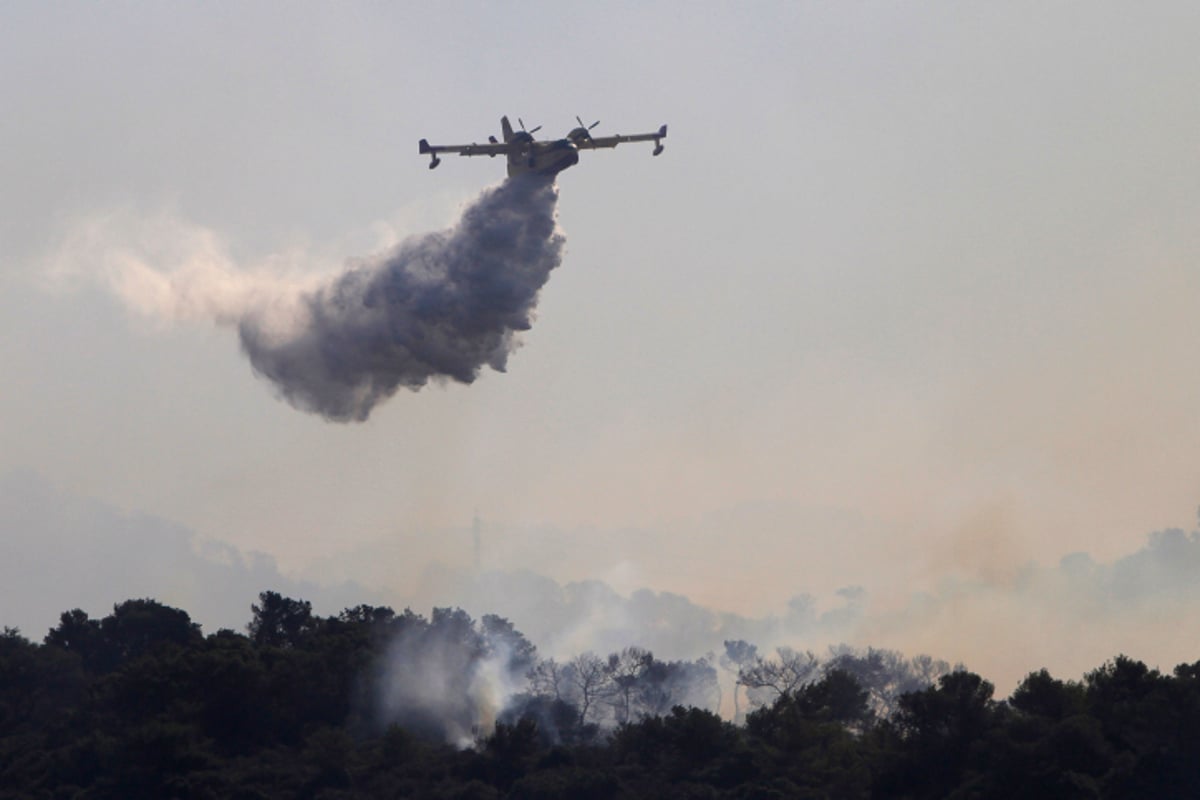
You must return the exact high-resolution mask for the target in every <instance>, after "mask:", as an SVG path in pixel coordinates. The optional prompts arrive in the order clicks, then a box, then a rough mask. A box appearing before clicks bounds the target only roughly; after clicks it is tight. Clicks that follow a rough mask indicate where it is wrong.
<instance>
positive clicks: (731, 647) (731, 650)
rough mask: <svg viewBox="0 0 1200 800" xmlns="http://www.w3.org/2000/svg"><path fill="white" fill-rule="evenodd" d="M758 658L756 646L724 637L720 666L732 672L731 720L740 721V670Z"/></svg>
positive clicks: (741, 640) (738, 722)
mask: <svg viewBox="0 0 1200 800" xmlns="http://www.w3.org/2000/svg"><path fill="white" fill-rule="evenodd" d="M757 658H758V648H757V647H756V646H755V645H752V644H750V643H749V642H747V641H745V640H743V639H726V640H725V652H724V653H722V654H721V666H722V667H724V668H725V669H726V670H728V671H729V672H731V673H733V721H734V723H735V724H741V722H742V708H741V702H740V699H739V697H738V695H739V692H738V690H739V689H741V688H742V680H741V676H742V670H744V669H747V668H749V667H750V666H751V665H752V664H753V663H754V661H755V660H756V659H757Z"/></svg>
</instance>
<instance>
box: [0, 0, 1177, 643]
mask: <svg viewBox="0 0 1200 800" xmlns="http://www.w3.org/2000/svg"><path fill="white" fill-rule="evenodd" d="M0 18H2V20H3V24H0V142H2V147H0V186H3V187H4V189H3V191H0V375H2V376H3V379H2V384H0V385H2V388H0V473H9V472H13V471H24V472H32V473H34V474H36V475H39V476H41V477H42V478H44V479H45V480H47V481H49V482H51V483H52V484H54V485H55V486H58V487H59V488H60V489H61V490H63V491H64V492H67V493H69V494H72V495H78V496H82V497H86V498H92V499H93V500H96V501H99V502H102V503H105V504H108V505H110V506H112V507H115V508H118V509H123V510H126V511H130V512H138V513H143V512H144V513H149V514H153V515H156V516H158V517H161V518H163V519H166V520H170V521H172V522H174V523H177V524H179V525H182V526H185V527H186V528H187V529H189V530H191V531H194V532H195V533H196V534H197V535H199V536H201V537H207V538H211V539H218V540H221V541H224V542H228V543H230V544H232V545H234V546H235V547H237V548H240V549H242V550H246V551H249V550H260V551H263V552H266V553H269V554H271V555H273V556H274V557H275V558H276V559H278V561H279V563H280V564H281V566H282V567H283V568H284V569H286V570H290V571H293V572H295V573H302V574H304V575H307V576H309V577H310V578H318V579H319V578H320V577H321V576H322V575H325V574H330V575H331V574H334V573H336V574H337V576H338V577H349V578H352V579H357V580H360V581H364V582H367V583H370V584H371V585H379V584H381V583H387V582H388V581H389V578H388V577H387V576H388V575H389V574H391V575H394V576H396V577H395V578H394V579H391V580H394V581H396V582H411V581H414V580H416V576H418V575H419V574H420V572H421V570H422V569H423V568H424V566H425V565H427V564H428V563H430V562H433V561H437V560H442V561H447V562H450V563H452V564H453V563H458V564H459V565H465V564H468V563H469V560H470V553H469V550H468V549H467V548H465V547H460V546H459V544H460V543H461V542H462V541H464V540H463V539H461V538H456V536H454V535H450V534H448V533H447V532H448V531H458V532H460V533H461V532H462V531H463V530H465V529H466V528H468V527H469V525H470V521H471V518H472V515H473V514H474V513H475V511H476V510H478V512H479V514H480V515H481V516H482V517H483V518H484V519H485V520H486V521H487V525H488V528H489V530H491V531H494V532H496V534H495V537H499V532H500V531H503V532H504V538H503V539H502V540H501V541H496V540H495V538H493V539H489V541H488V544H489V547H490V548H491V552H492V554H493V557H494V558H495V559H496V563H497V564H502V565H505V566H511V565H512V564H514V563H524V564H526V565H528V566H530V567H531V568H533V569H536V570H540V571H544V572H546V573H547V574H550V575H551V576H552V577H555V578H558V579H578V578H585V577H596V578H603V579H606V580H610V581H612V582H614V583H615V584H617V585H620V586H622V587H624V588H627V589H632V588H636V587H638V586H642V585H646V586H650V587H652V588H656V589H669V590H672V591H677V592H681V593H685V594H687V595H689V596H690V597H692V598H693V599H696V600H697V601H700V602H704V603H707V604H709V605H713V606H716V607H720V608H729V609H733V610H738V611H743V612H746V613H762V612H764V611H769V610H771V609H780V608H783V607H784V605H785V603H786V601H787V599H788V598H789V597H791V596H792V595H794V594H797V593H800V592H813V593H815V594H817V595H818V596H828V595H830V593H832V592H833V591H834V590H835V589H837V588H838V587H840V586H845V585H852V584H858V585H863V586H867V587H868V588H869V589H870V590H872V591H873V592H875V594H874V595H873V597H876V598H878V599H877V602H878V603H880V604H881V607H883V606H885V605H886V603H887V602H889V600H888V598H892V599H893V600H894V599H895V598H902V597H905V596H907V595H908V594H909V593H911V592H914V591H932V590H936V588H937V587H938V586H941V585H944V582H945V581H946V580H948V579H950V578H953V577H962V576H968V577H970V578H972V579H975V578H980V579H982V580H985V581H993V580H995V581H1000V582H1001V583H1002V582H1003V581H1004V580H1007V579H1008V578H1007V577H1006V576H1010V575H1011V574H1012V573H1013V571H1014V570H1016V569H1018V568H1019V567H1020V565H1022V564H1025V563H1027V562H1030V561H1033V562H1035V563H1037V564H1045V565H1052V564H1055V563H1057V561H1058V559H1059V558H1061V557H1062V556H1064V555H1066V554H1068V553H1071V552H1074V551H1087V552H1090V553H1091V554H1092V555H1093V556H1094V557H1096V558H1098V559H1101V560H1104V561H1111V560H1113V559H1116V558H1118V557H1120V556H1123V555H1125V554H1128V553H1130V552H1133V551H1135V550H1136V549H1137V548H1138V547H1140V546H1141V545H1142V544H1143V543H1144V541H1145V535H1146V534H1147V533H1148V532H1150V531H1152V530H1156V529H1160V528H1164V527H1168V526H1190V525H1191V524H1192V522H1193V520H1194V518H1195V512H1194V509H1195V508H1196V506H1197V504H1200V411H1198V410H1197V409H1200V371H1197V370H1196V369H1194V367H1193V363H1194V360H1195V357H1194V351H1195V345H1196V343H1197V342H1200V315H1198V314H1197V313H1196V309H1197V301H1198V300H1200V273H1198V271H1197V267H1196V265H1197V263H1198V260H1197V256H1200V236H1198V234H1197V227H1196V224H1195V223H1196V219H1197V211H1198V210H1200V201H1198V195H1197V186H1198V185H1200V183H1198V181H1197V178H1198V177H1200V169H1198V168H1200V163H1198V162H1200V144H1198V143H1200V136H1198V135H1197V133H1198V131H1200V91H1198V89H1200V86H1198V85H1197V81H1198V76H1200V52H1198V51H1197V48H1196V47H1195V42H1196V41H1197V38H1198V34H1200V10H1197V8H1196V6H1195V5H1194V4H1191V3H1183V2H1180V3H1157V4H1153V5H1152V6H1150V7H1144V6H1143V7H1136V8H1135V7H1134V6H1132V5H1130V4H1124V3H1087V4H1084V3H1050V4H1047V3H1004V4H962V3H906V4H898V3H855V4H848V3H820V4H818V3H779V4H776V3H749V4H719V3H657V4H654V3H651V4H646V3H636V4H627V5H619V4H601V5H593V6H591V7H590V8H587V9H582V8H577V7H574V6H566V5H562V4H550V3H540V4H533V3H528V4H520V5H515V4H505V5H496V4H483V3H459V4H412V5H408V6H404V7H401V6H399V5H396V6H379V5H376V4H311V3H286V4H284V3H280V4H268V3H259V4H238V5H220V4H201V3H176V4H169V5H168V4H163V5H157V6H147V5H145V4H132V3H129V4H120V3H111V4H74V5H72V4H53V5H51V4H41V3H10V4H7V5H6V6H5V8H4V10H3V12H0ZM501 114H509V115H510V116H511V117H513V118H514V119H515V118H516V117H517V116H520V117H522V118H523V119H524V120H525V121H526V122H527V123H529V124H530V125H531V126H532V125H535V124H541V125H544V126H545V127H544V129H543V131H542V134H561V133H565V132H566V130H568V129H569V128H570V127H572V126H573V125H574V116H575V115H576V114H579V115H581V116H583V117H584V118H585V119H587V120H588V121H591V120H594V119H600V120H601V121H602V122H601V127H600V129H599V130H600V131H602V132H608V133H631V132H640V131H644V130H653V129H655V128H657V127H658V125H660V124H662V123H669V125H670V136H669V137H668V139H667V141H666V145H667V148H666V152H665V153H664V154H663V155H662V157H660V158H656V159H651V158H650V156H649V152H648V150H649V148H648V147H645V146H639V145H629V146H623V147H621V148H618V149H616V150H615V151H610V152H596V153H585V154H584V155H583V158H582V161H581V163H580V165H579V166H577V167H575V168H573V169H571V170H569V171H568V172H565V173H564V174H563V175H562V176H561V178H560V182H559V183H560V186H561V196H560V201H559V222H560V224H561V226H562V228H563V229H564V231H565V233H566V236H567V250H566V257H565V260H564V262H563V265H562V267H561V268H560V269H559V270H558V271H557V272H556V273H555V274H554V275H553V276H552V277H551V280H550V283H549V284H548V286H547V287H546V289H545V290H544V292H543V295H542V299H541V303H540V306H539V319H538V320H537V322H536V324H535V325H534V327H533V329H532V330H531V331H529V332H528V333H527V334H526V335H525V336H524V346H523V347H522V348H521V349H520V350H518V351H517V352H516V354H515V355H514V356H513V357H512V358H511V359H510V362H509V371H508V372H507V373H506V374H497V373H485V374H484V376H483V377H482V378H481V379H480V380H479V381H478V382H476V383H475V384H474V385H472V386H469V387H467V386H457V385H454V386H448V387H445V388H440V387H429V388H427V389H425V390H424V391H422V392H421V393H419V394H411V393H401V394H399V395H397V396H396V397H394V398H393V399H392V400H391V401H390V402H388V403H387V404H386V405H384V406H383V407H381V408H380V409H378V410H377V411H376V413H375V414H374V415H373V416H372V418H371V419H370V421H368V422H367V423H365V424H362V425H338V424H330V423H327V422H324V421H322V420H321V419H319V418H317V417H312V416H308V415H305V414H302V413H300V412H297V411H296V410H294V409H293V408H291V407H290V406H288V405H286V404H284V403H282V402H280V401H278V400H276V399H275V398H274V396H273V395H272V393H271V391H270V387H269V386H268V385H267V384H265V383H264V382H262V381H260V380H258V379H256V378H255V377H254V376H253V375H252V374H251V371H250V368H249V366H248V364H247V363H246V361H245V359H244V358H243V357H242V355H241V354H240V353H239V351H238V346H237V342H236V337H235V336H234V335H233V334H232V333H231V332H230V331H229V330H226V329H220V328H217V327H214V326H213V325H211V324H209V323H204V322H197V321H191V322H187V321H185V322H177V323H167V322H164V321H163V320H161V319H154V318H151V317H146V316H141V315H138V314H136V313H131V312H130V311H129V310H127V309H125V308H123V307H122V304H121V303H120V302H119V300H118V299H117V298H116V297H115V296H113V295H112V293H111V292H109V291H108V290H107V289H106V287H105V286H104V284H103V282H102V281H100V280H98V279H95V276H96V275H97V272H98V270H99V269H100V267H101V265H102V264H103V261H104V258H105V254H106V253H107V252H110V251H112V250H114V249H119V248H135V249H136V248H143V249H146V248H150V249H152V250H153V253H155V254H163V253H165V254H167V255H173V256H175V257H176V258H180V259H186V258H189V257H192V256H194V255H195V252H196V247H197V242H200V241H204V242H208V243H210V244H213V245H214V246H215V248H216V252H220V253H224V254H225V255H226V256H227V257H228V259H229V260H230V261H231V262H232V263H233V264H235V265H237V266H238V267H239V268H245V269H252V268H261V267H262V265H263V264H264V263H270V264H272V265H274V267H276V268H280V267H286V268H289V269H294V270H301V271H308V272H313V271H323V272H333V271H336V270H338V269H339V268H340V267H341V266H342V264H343V263H344V260H345V259H346V258H348V257H351V256H356V255H363V254H366V253H368V252H371V251H373V250H376V249H378V248H379V247H381V246H382V245H384V244H386V243H388V242H391V241H394V240H396V239H397V238H400V237H403V236H406V235H409V234H413V233H420V232H423V231H427V230H431V229H436V228H440V227H444V226H446V225H449V224H451V223H452V222H453V220H454V219H455V217H456V215H457V213H458V210H459V209H460V208H461V207H462V205H463V204H465V203H466V202H468V201H469V200H470V199H471V198H473V197H474V196H475V195H476V194H477V193H478V191H479V190H480V189H481V188H483V187H484V186H487V185H490V184H494V183H495V182H497V181H499V180H500V179H501V178H502V176H503V165H502V164H501V163H500V162H498V161H492V160H489V159H461V158H455V157H447V158H445V159H444V161H443V164H442V166H441V167H440V168H439V169H438V170H436V171H433V172H431V171H429V170H428V169H427V168H426V164H427V161H426V159H424V158H422V157H420V156H418V154H417V152H416V150H417V146H416V142H417V140H418V139H419V138H421V137H427V138H429V139H430V140H431V141H435V142H444V143H461V142H469V141H480V140H482V139H484V138H485V137H486V136H487V135H488V134H491V133H495V132H497V129H498V120H499V117H500V115H501ZM98 220H103V221H105V224H104V225H103V226H101V227H99V228H97V227H96V226H97V225H98ZM85 225H91V226H93V227H92V228H91V229H90V230H92V231H93V232H95V231H97V230H99V231H101V233H99V234H96V235H94V236H93V237H92V238H91V239H88V240H87V243H88V244H87V247H85V248H82V249H80V248H74V249H70V250H69V251H67V250H64V243H65V242H67V241H75V242H78V241H80V239H79V232H80V231H81V230H82V229H83V228H82V226H85ZM72 237H74V238H72ZM204 237H208V238H207V239H206V238H204ZM67 255H69V258H68V257H67ZM167 261H169V259H166V258H165V257H164V263H163V264H162V267H163V268H164V269H166V268H169V267H170V263H165V262H167ZM64 271H65V273H69V274H65V273H64ZM89 276H91V277H89ZM631 530H632V531H637V532H639V533H638V534H637V535H636V536H630V535H628V532H629V531H631ZM547 531H550V532H552V533H549V534H548V533H547ZM548 541H553V542H555V543H557V546H549V545H547V542H548ZM381 553H386V554H389V555H387V556H386V557H385V556H382V555H380V554H381ZM572 553H577V554H578V557H575V558H573V557H572ZM387 559H394V562H395V563H394V565H391V566H390V567H389V563H390V562H388V561H387ZM389 570H391V571H389ZM264 588H265V587H264ZM387 588H391V589H394V590H395V587H394V586H393V587H387ZM396 591H401V590H396ZM401 594H403V592H402V591H401ZM114 599H120V598H114ZM896 602H899V601H896ZM518 622H519V621H518ZM933 644H936V642H934V643H926V644H925V647H926V648H927V649H931V648H932V646H933ZM939 655H940V654H939ZM946 655H953V656H956V657H961V654H958V653H954V654H951V653H946ZM1035 666H1036V665H1035Z"/></svg>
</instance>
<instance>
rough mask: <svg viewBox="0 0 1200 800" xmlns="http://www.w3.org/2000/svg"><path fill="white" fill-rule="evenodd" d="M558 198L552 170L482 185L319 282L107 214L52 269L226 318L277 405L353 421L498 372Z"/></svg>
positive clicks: (551, 250) (536, 281) (132, 298)
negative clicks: (448, 213)
mask: <svg viewBox="0 0 1200 800" xmlns="http://www.w3.org/2000/svg"><path fill="white" fill-rule="evenodd" d="M557 198H558V191H557V187H556V186H555V185H554V180H553V177H547V176H537V175H522V176H518V177H516V178H510V179H509V180H507V181H505V182H504V183H503V184H501V185H499V186H497V187H494V188H492V189H489V190H487V191H485V192H484V193H483V194H482V195H481V196H480V197H479V198H478V199H477V200H476V201H474V202H473V203H472V204H471V205H470V206H468V207H467V208H466V210H465V211H464V212H463V215H462V218H461V220H460V221H459V223H458V224H457V225H456V226H455V227H453V228H451V229H450V230H446V231H440V232H436V233H429V234H424V235H420V236H414V237H412V238H410V239H407V240H405V241H404V242H402V243H401V244H399V245H398V246H396V247H395V248H393V249H392V250H390V251H388V252H385V253H382V254H379V255H375V256H370V257H366V258H362V259H354V260H352V261H351V262H350V264H349V265H348V268H347V269H346V270H345V271H344V272H342V273H341V274H340V275H338V276H336V277H334V278H332V279H328V278H326V279H324V280H323V281H322V280H313V279H311V278H308V279H304V278H297V277H295V276H291V277H289V276H284V275H281V274H280V273H279V271H278V270H275V269H272V268H270V267H269V268H268V269H265V270H258V271H248V270H241V269H239V268H238V267H237V265H236V264H235V263H234V262H233V260H232V259H231V258H230V257H229V256H228V254H227V253H226V252H225V251H224V249H223V248H222V247H221V246H220V244H219V242H218V241H217V240H216V237H214V236H213V235H212V234H211V233H210V232H207V231H203V230H197V229H195V228H189V227H187V226H181V225H178V224H144V225H142V226H140V227H139V226H128V225H127V229H126V230H121V225H120V224H119V223H120V222H121V220H114V218H106V219H101V220H94V221H93V222H92V223H90V224H89V225H87V226H83V227H81V228H80V229H79V230H77V231H76V232H75V234H74V235H73V236H72V237H71V238H70V239H69V240H68V242H67V243H66V245H65V246H64V247H63V249H62V251H61V252H60V254H59V259H58V265H57V266H58V269H57V271H58V273H59V274H60V275H62V274H70V273H77V272H80V271H84V270H85V269H91V270H92V271H93V272H94V271H95V267H96V266H97V265H98V267H99V272H100V274H101V275H102V276H103V278H104V280H105V281H106V282H107V283H108V284H109V285H110V287H111V288H112V289H113V291H114V292H115V293H116V294H117V295H118V296H119V297H120V298H121V299H122V300H123V301H124V302H125V303H126V305H128V306H129V307H130V308H132V309H133V310H135V311H138V312H140V313H143V314H146V315H149V316H155V317H159V318H161V319H165V320H169V321H173V320H177V319H211V320H212V321H214V322H216V323H218V324H220V325H226V326H230V327H236V328H237V331H238V335H239V338H240V340H241V345H242V350H243V351H244V352H245V353H246V355H247V357H248V358H249V359H250V363H251V364H252V365H253V367H254V371H255V372H256V373H257V374H258V375H261V376H263V377H265V378H267V379H269V380H270V381H271V382H272V383H273V384H274V386H275V388H276V390H277V391H278V392H279V394H280V395H281V396H282V397H283V398H284V399H286V400H287V401H288V402H289V403H291V404H292V405H293V406H295V407H296V408H299V409H301V410H304V411H310V412H314V413H317V414H320V415H322V416H324V417H325V418H326V419H330V420H336V421H339V422H349V421H358V422H361V421H363V420H365V419H367V417H368V416H369V415H370V413H371V411H372V409H373V408H374V407H375V406H376V405H377V404H378V403H380V402H381V401H383V400H385V399H387V398H388V397H390V396H391V395H393V394H395V392H396V391H397V390H398V389H400V388H401V387H406V388H409V389H412V390H417V389H420V388H421V387H422V386H424V385H425V384H426V383H428V382H429V381H430V380H454V381H459V382H461V383H471V382H473V381H474V380H475V379H476V378H477V377H478V376H479V372H480V370H481V369H482V368H483V367H484V366H488V367H491V368H492V369H494V370H497V371H501V372H502V371H504V369H505V366H506V364H507V360H508V356H509V354H510V353H511V352H512V350H513V349H514V347H515V346H516V344H517V341H516V338H515V336H516V334H517V333H518V332H520V331H523V330H527V329H528V328H529V327H530V326H531V324H532V320H533V309H534V306H535V304H536V302H537V297H538V292H539V291H540V290H541V288H542V286H543V285H544V284H545V283H546V281H547V279H548V278H549V276H550V271H551V270H553V269H554V268H555V267H557V266H558V265H559V263H560V261H561V257H562V249H563V243H564V238H563V236H562V234H561V232H560V231H559V230H558V228H557V225H556V222H555V206H556V202H557ZM125 222H126V223H128V221H127V220H126V221H125ZM160 222H161V220H160ZM114 242H115V243H114ZM80 265H85V267H84V268H83V269H81V267H80Z"/></svg>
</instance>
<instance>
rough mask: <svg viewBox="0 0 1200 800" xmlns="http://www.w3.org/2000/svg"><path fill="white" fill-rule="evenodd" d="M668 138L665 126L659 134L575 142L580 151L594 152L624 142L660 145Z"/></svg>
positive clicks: (618, 135)
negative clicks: (659, 141) (659, 143)
mask: <svg viewBox="0 0 1200 800" xmlns="http://www.w3.org/2000/svg"><path fill="white" fill-rule="evenodd" d="M666 136H667V126H666V125H663V126H662V127H661V128H659V129H658V132H657V133H635V134H632V135H630V136H622V135H620V134H617V135H615V136H589V137H587V138H586V139H579V140H577V141H576V142H575V146H576V147H578V148H579V149H580V150H594V149H596V148H598V147H616V146H617V145H619V144H621V143H623V142H654V143H656V144H657V143H658V140H659V139H665V138H666Z"/></svg>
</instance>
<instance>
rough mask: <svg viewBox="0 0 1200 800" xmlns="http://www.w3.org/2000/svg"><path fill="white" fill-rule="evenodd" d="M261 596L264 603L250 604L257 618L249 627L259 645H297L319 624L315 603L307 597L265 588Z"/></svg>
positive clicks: (259, 597)
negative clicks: (313, 606) (286, 594)
mask: <svg viewBox="0 0 1200 800" xmlns="http://www.w3.org/2000/svg"><path fill="white" fill-rule="evenodd" d="M258 599H259V602H260V603H261V604H262V605H251V606H250V610H251V611H252V612H253V613H254V618H253V619H252V620H250V624H249V625H247V626H246V630H247V632H248V633H249V634H250V639H251V640H252V641H253V642H254V643H255V644H256V645H259V646H260V647H261V646H266V647H295V646H296V645H297V644H299V642H300V641H301V639H303V637H304V636H305V635H306V634H308V633H311V632H312V630H313V629H314V628H315V627H316V621H315V620H314V619H313V615H312V603H310V602H308V601H307V600H293V599H292V598H290V597H283V596H282V595H280V594H279V593H278V592H270V591H267V592H262V593H261V594H259V596H258Z"/></svg>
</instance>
